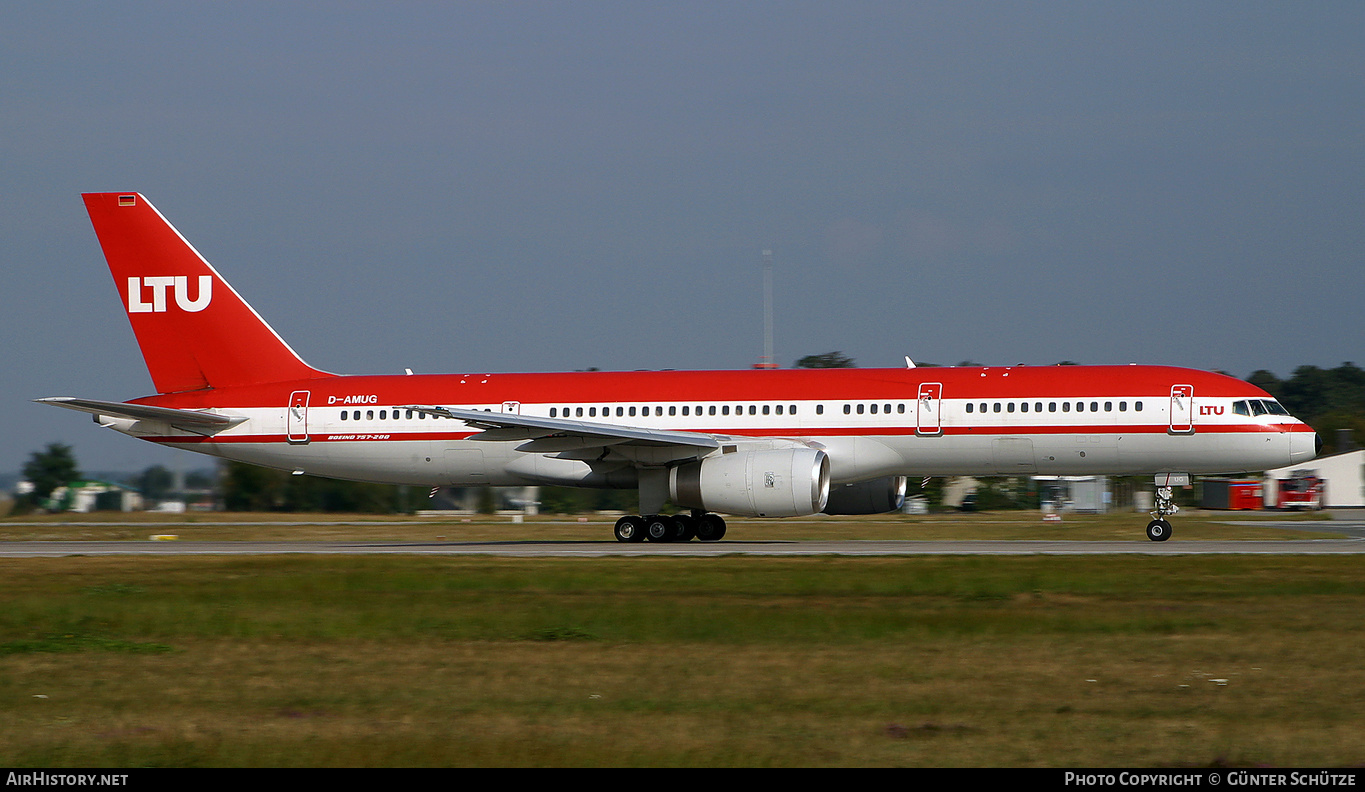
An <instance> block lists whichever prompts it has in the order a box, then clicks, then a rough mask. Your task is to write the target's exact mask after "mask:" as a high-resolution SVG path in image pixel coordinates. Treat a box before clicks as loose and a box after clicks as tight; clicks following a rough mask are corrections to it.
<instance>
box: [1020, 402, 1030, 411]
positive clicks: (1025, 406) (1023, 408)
mask: <svg viewBox="0 0 1365 792" xmlns="http://www.w3.org/2000/svg"><path fill="white" fill-rule="evenodd" d="M1019 412H1028V402H1020V403H1019Z"/></svg>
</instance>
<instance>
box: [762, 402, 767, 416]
mask: <svg viewBox="0 0 1365 792" xmlns="http://www.w3.org/2000/svg"><path fill="white" fill-rule="evenodd" d="M763 414H764V415H767V414H768V405H766V404H765V405H763Z"/></svg>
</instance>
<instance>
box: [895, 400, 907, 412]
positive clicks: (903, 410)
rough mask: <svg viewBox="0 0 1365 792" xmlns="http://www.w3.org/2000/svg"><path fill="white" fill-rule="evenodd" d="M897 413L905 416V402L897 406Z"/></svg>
mask: <svg viewBox="0 0 1365 792" xmlns="http://www.w3.org/2000/svg"><path fill="white" fill-rule="evenodd" d="M896 412H897V413H898V414H900V415H905V402H901V403H900V404H897V405H896Z"/></svg>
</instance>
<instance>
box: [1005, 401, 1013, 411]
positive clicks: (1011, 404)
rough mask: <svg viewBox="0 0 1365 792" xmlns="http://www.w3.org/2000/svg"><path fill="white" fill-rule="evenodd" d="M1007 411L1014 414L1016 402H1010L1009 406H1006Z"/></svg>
mask: <svg viewBox="0 0 1365 792" xmlns="http://www.w3.org/2000/svg"><path fill="white" fill-rule="evenodd" d="M1005 411H1006V412H1014V402H1010V403H1009V404H1007V405H1005Z"/></svg>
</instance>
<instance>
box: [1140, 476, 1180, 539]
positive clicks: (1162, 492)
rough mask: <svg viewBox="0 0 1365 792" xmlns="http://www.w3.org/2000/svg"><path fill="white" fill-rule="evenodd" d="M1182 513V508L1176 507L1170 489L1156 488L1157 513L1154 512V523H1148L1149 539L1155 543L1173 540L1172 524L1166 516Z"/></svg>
mask: <svg viewBox="0 0 1365 792" xmlns="http://www.w3.org/2000/svg"><path fill="white" fill-rule="evenodd" d="M1178 511H1180V507H1179V506H1177V505H1175V501H1174V500H1172V498H1171V488H1170V487H1157V488H1156V511H1154V512H1152V517H1153V519H1152V521H1151V522H1149V523H1147V538H1148V539H1151V540H1152V541H1153V542H1164V541H1166V540H1167V539H1170V538H1171V524H1170V522H1169V521H1167V520H1166V515H1168V514H1175V513H1176V512H1178Z"/></svg>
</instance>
